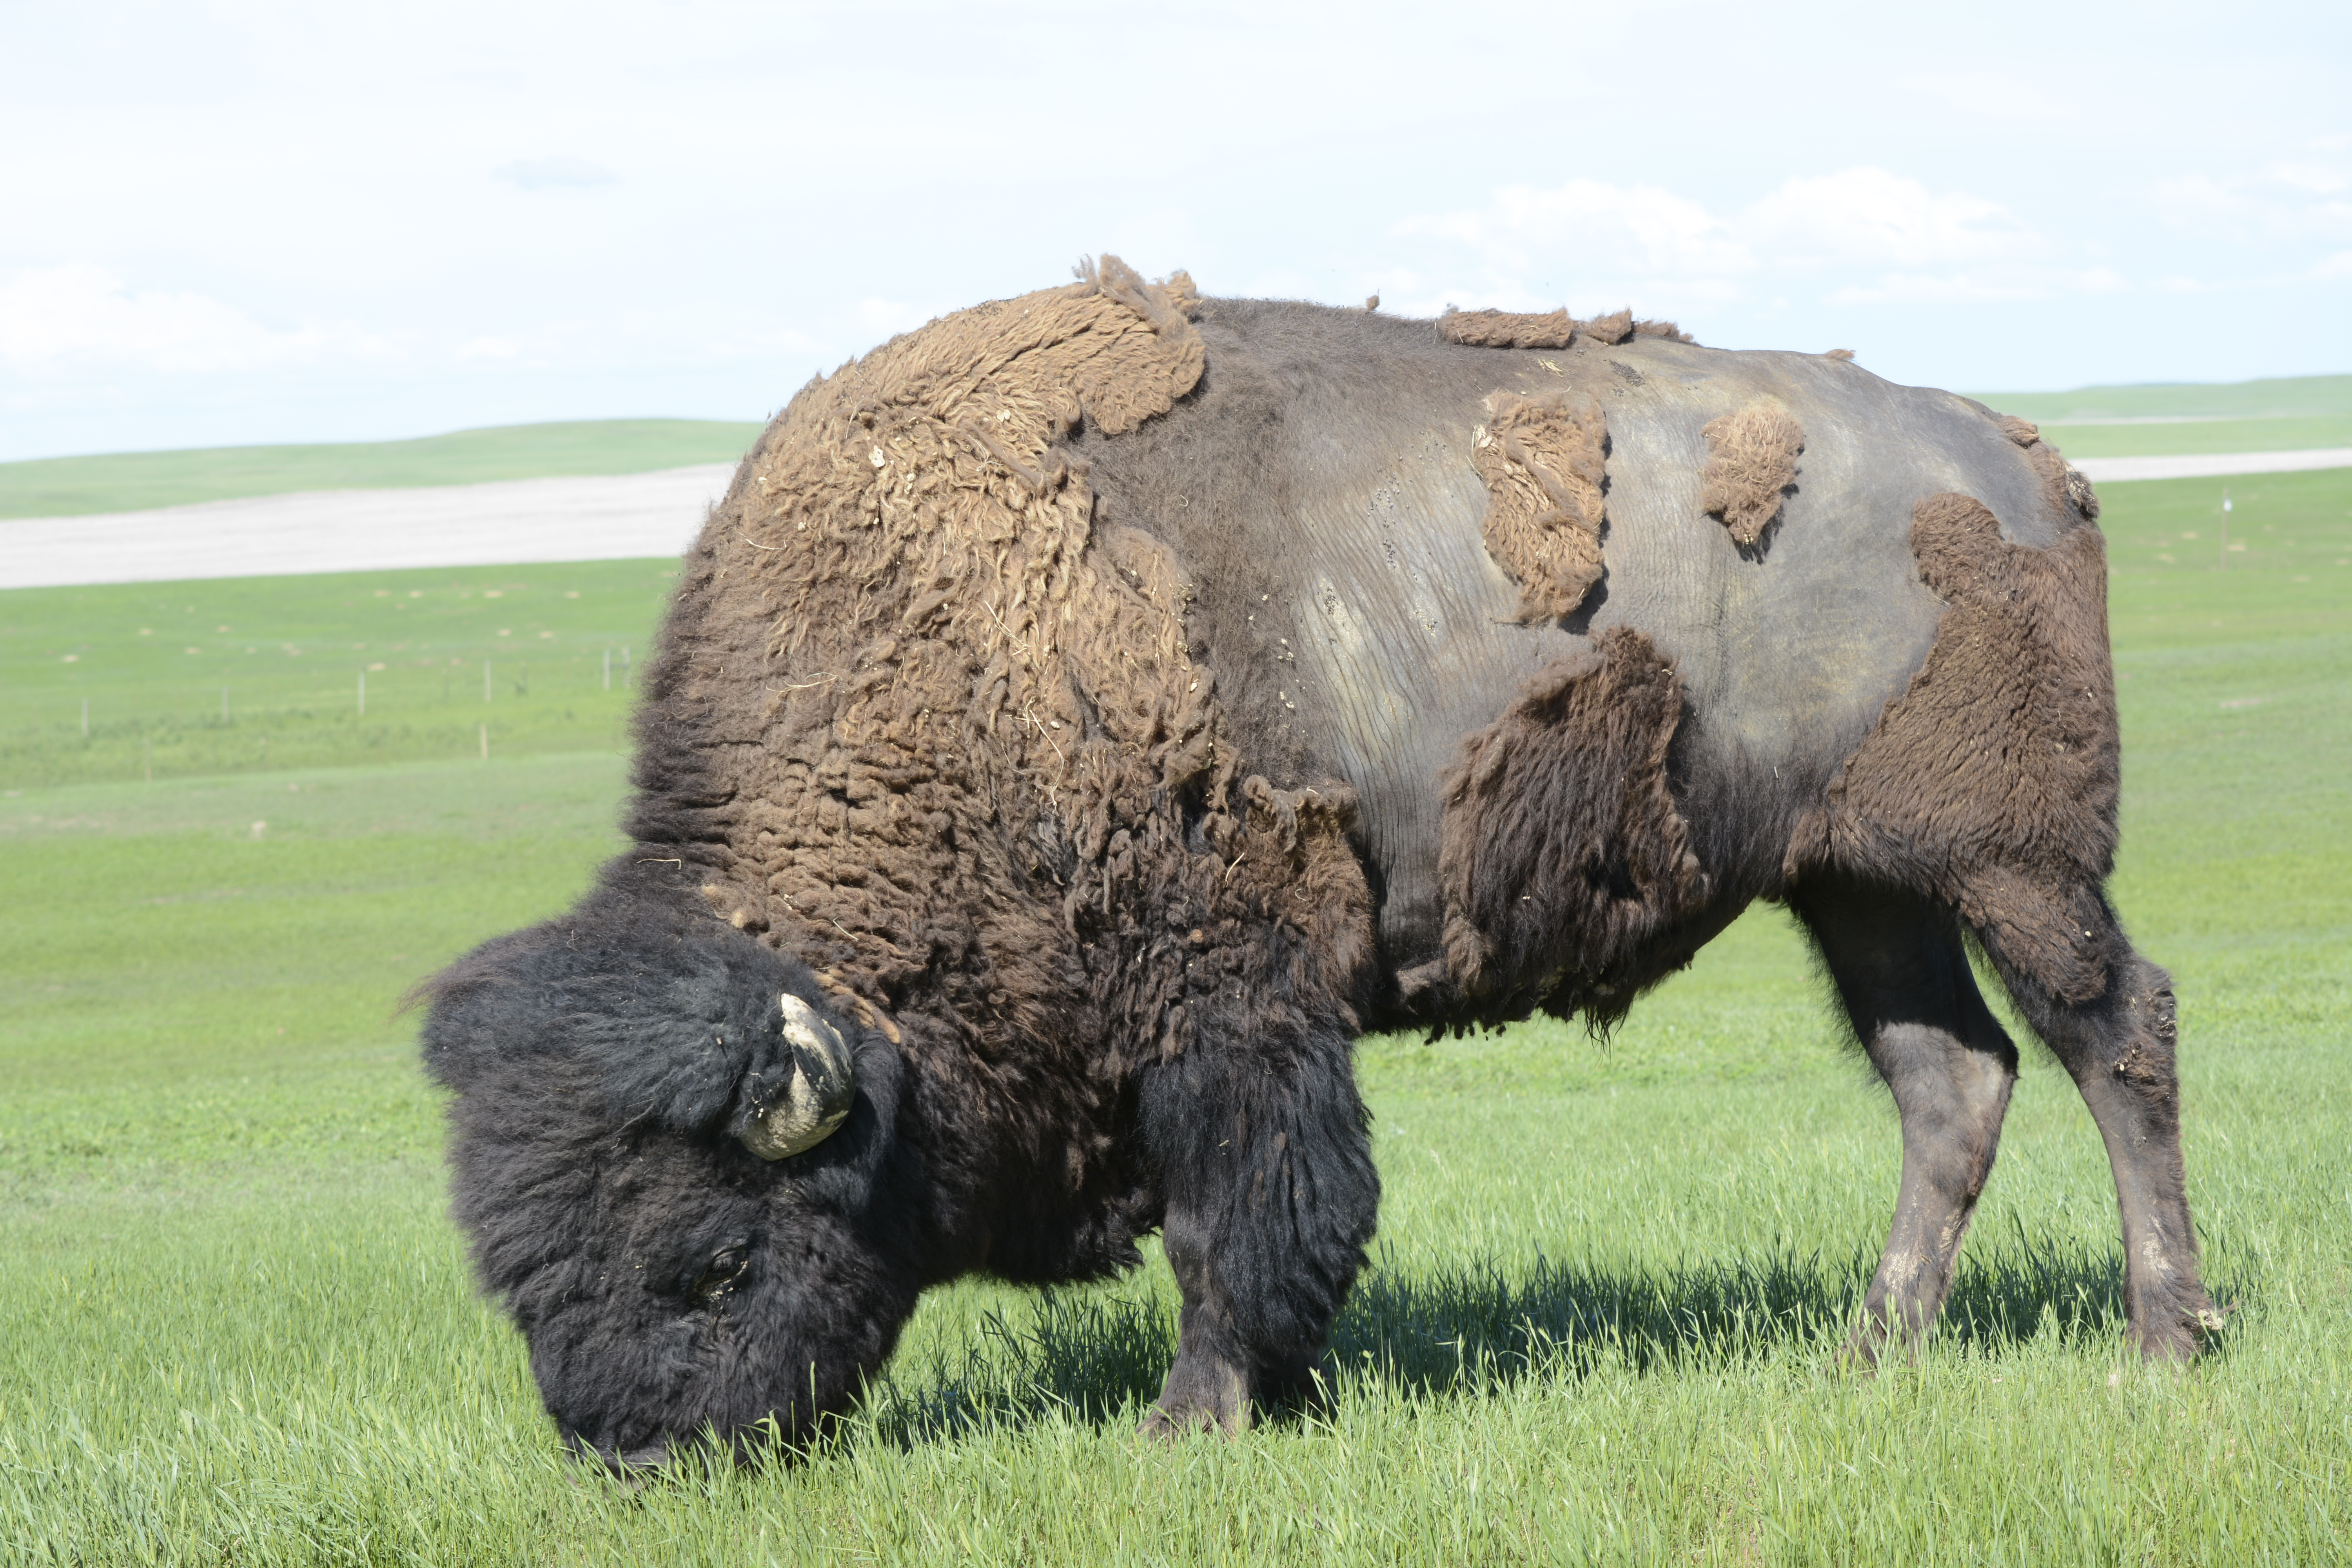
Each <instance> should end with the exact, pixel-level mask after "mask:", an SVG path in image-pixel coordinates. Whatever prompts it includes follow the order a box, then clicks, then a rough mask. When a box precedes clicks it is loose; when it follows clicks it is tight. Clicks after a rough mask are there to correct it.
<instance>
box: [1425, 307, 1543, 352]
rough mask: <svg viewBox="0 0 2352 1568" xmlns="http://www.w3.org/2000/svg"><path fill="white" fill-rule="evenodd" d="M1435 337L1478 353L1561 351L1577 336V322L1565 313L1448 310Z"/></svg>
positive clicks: (1438, 321) (1438, 320) (1439, 319)
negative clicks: (1501, 350)
mask: <svg viewBox="0 0 2352 1568" xmlns="http://www.w3.org/2000/svg"><path fill="white" fill-rule="evenodd" d="M1437 335H1438V336H1439V337H1441V338H1443V339H1444V340H1445V341H1446V342H1449V343H1462V344H1465V345H1466V346H1468V347H1470V348H1478V349H1564V348H1566V347H1568V342H1569V340H1570V338H1572V337H1574V336H1575V335H1576V318H1575V317H1573V316H1571V315H1570V314H1569V313H1568V312H1567V311H1566V310H1548V311H1545V312H1543V313H1542V314H1540V315H1529V314H1526V313H1523V312H1519V311H1514V310H1448V311H1446V312H1445V314H1444V315H1442V316H1440V317H1438V318H1437Z"/></svg>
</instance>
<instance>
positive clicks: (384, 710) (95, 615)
mask: <svg viewBox="0 0 2352 1568" xmlns="http://www.w3.org/2000/svg"><path fill="white" fill-rule="evenodd" d="M676 574H677V566H676V564H675V563H673V562H670V561H600V562H590V563H572V564H568V565H559V566H492V567H464V568H451V569H446V570H433V571H414V572H381V573H362V574H341V575H329V576H319V577H248V578H223V579H218V580H214V581H206V582H197V583H171V584H110V585H107V586H102V587H82V588H54V589H30V590H15V591H11V592H5V593H0V784H5V785H8V786H11V787H18V788H21V787H26V786H38V785H47V784H65V783H71V782H78V781H84V780H89V781H96V780H101V779H136V778H143V777H147V776H150V775H151V774H152V776H154V777H159V778H163V777H179V776H186V775H189V774H199V773H236V772H242V771H248V770H253V769H265V768H289V767H325V766H338V765H348V764H353V763H394V762H414V761H422V760H427V759H432V760H445V761H446V760H447V759H450V758H453V757H459V756H478V754H479V751H480V746H481V742H482V737H483V730H484V727H485V726H487V728H488V742H489V745H490V748H491V750H492V752H493V753H494V754H495V755H497V756H499V757H501V758H503V757H508V756H521V755H535V754H538V753H541V752H551V751H561V752H570V751H578V750H582V749H583V748H593V747H611V746H614V745H618V744H621V743H622V742H623V740H624V736H625V720H626V715H627V711H628V703H629V699H630V691H629V683H628V679H627V678H628V676H629V675H630V674H631V673H633V672H634V670H635V668H636V661H637V660H638V659H639V658H642V656H643V655H644V653H645V650H646V642H647V638H648V637H650V635H651V627H652V619H653V615H654V607H655V605H656V604H657V603H658V602H659V597H660V595H662V594H664V593H665V592H667V588H668V585H669V583H670V581H671V579H672V578H674V577H675V576H676ZM485 663H487V664H488V670H487V675H488V689H487V690H486V689H485V680H484V677H485V674H486V671H485V669H484V666H485ZM608 672H609V679H610V682H611V684H610V686H609V687H608V686H607V685H606V680H607V679H608ZM362 676H364V677H365V678H366V681H367V691H366V698H367V710H366V712H365V713H364V714H362V712H361V711H360V680H361V678H362ZM85 702H86V703H88V704H89V707H88V710H87V711H88V715H89V733H88V735H87V736H85V735H84V734H83V731H82V724H83V713H84V708H83V704H84V703H85Z"/></svg>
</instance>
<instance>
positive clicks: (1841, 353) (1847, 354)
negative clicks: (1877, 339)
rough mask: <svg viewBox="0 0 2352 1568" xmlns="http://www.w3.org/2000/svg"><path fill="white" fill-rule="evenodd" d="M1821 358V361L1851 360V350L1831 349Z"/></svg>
mask: <svg viewBox="0 0 2352 1568" xmlns="http://www.w3.org/2000/svg"><path fill="white" fill-rule="evenodd" d="M1822 358H1823V359H1840V360H1852V359H1853V350H1852V349H1832V350H1830V352H1829V353H1825V354H1823V355H1822Z"/></svg>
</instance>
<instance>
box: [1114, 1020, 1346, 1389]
mask: <svg viewBox="0 0 2352 1568" xmlns="http://www.w3.org/2000/svg"><path fill="white" fill-rule="evenodd" d="M1138 1110H1139V1123H1140V1129H1141V1131H1142V1134H1143V1138H1144V1141H1145V1144H1146V1147H1147V1149H1148V1151H1149V1152H1150V1158H1151V1160H1152V1162H1153V1163H1154V1165H1155V1167H1156V1169H1157V1171H1158V1173H1159V1176H1160V1189H1161V1191H1162V1193H1163V1194H1165V1196H1166V1198H1167V1204H1168V1211H1167V1215H1168V1217H1167V1222H1166V1227H1165V1231H1164V1239H1165V1243H1166V1247H1167V1251H1168V1261H1169V1264H1170V1266H1171V1268H1173V1269H1174V1271H1175V1274H1176V1279H1177V1283H1178V1285H1179V1286H1180V1287H1181V1289H1182V1290H1183V1293H1184V1310H1183V1317H1182V1329H1181V1339H1180V1342H1179V1346H1178V1351H1177V1357H1176V1363H1175V1365H1174V1366H1172V1367H1171V1368H1170V1369H1169V1373H1168V1382H1167V1385H1166V1387H1164V1388H1163V1389H1162V1390H1161V1391H1160V1401H1159V1405H1158V1408H1157V1409H1156V1410H1155V1412H1154V1414H1153V1416H1152V1419H1151V1420H1150V1423H1148V1424H1147V1426H1146V1430H1148V1431H1151V1432H1153V1433H1155V1434H1156V1435H1160V1436H1171V1435H1173V1434H1175V1433H1178V1432H1181V1431H1186V1430H1191V1429H1192V1428H1195V1427H1202V1426H1213V1427H1216V1428H1219V1429H1222V1430H1223V1431H1225V1432H1227V1433H1234V1432H1238V1431H1240V1430H1242V1429H1243V1428H1244V1426H1247V1424H1248V1419H1249V1411H1248V1405H1249V1402H1250V1401H1251V1400H1252V1399H1253V1398H1255V1399H1256V1400H1258V1401H1259V1402H1260V1403H1262V1404H1263V1403H1271V1402H1274V1401H1276V1400H1279V1399H1283V1398H1287V1397H1295V1396H1296V1395H1297V1391H1298V1388H1299V1387H1300V1385H1301V1384H1304V1383H1305V1382H1307V1378H1308V1375H1309V1374H1308V1369H1309V1368H1310V1367H1311V1366H1312V1364H1313V1363H1314V1361H1315V1359H1316V1358H1317V1357H1318V1355H1319V1354H1320V1353H1321V1352H1322V1349H1323V1342H1324V1338H1325V1336H1326V1335H1327V1334H1328V1332H1329V1331H1330V1326H1331V1320H1332V1319H1333V1318H1334V1317H1335V1316H1337V1315H1338V1313H1339V1307H1340V1304H1341V1303H1342V1302H1343V1301H1344V1300H1346V1299H1347V1294H1348V1289H1349V1287H1350V1286H1351V1285H1352V1284H1354V1282H1355V1279H1356V1274H1357V1272H1358V1270H1360V1268H1362V1267H1363V1262H1364V1248H1365V1247H1366V1246H1367V1245H1368V1244H1369V1243H1370V1240H1371V1238H1372V1226H1373V1220H1374V1216H1375V1215H1376V1214H1377V1213H1378V1211H1379V1207H1380V1177H1379V1175H1378V1173H1376V1172H1375V1171H1374V1170H1373V1168H1372V1160H1371V1148H1370V1137H1369V1133H1370V1117H1369V1115H1368V1113H1367V1112H1366V1111H1365V1110H1364V1104H1363V1101H1362V1100H1361V1099H1360V1098H1359V1097H1358V1095H1357V1093H1356V1083H1355V1078H1354V1075H1353V1073H1352V1072H1351V1071H1350V1068H1349V1053H1348V1042H1347V1037H1346V1036H1345V1035H1344V1034H1343V1033H1342V1032H1341V1031H1340V1030H1339V1029H1338V1028H1337V1027H1334V1026H1316V1025H1313V1024H1311V1023H1308V1022H1307V1021H1306V1020H1304V1019H1298V1018H1296V1017H1293V1018H1290V1019H1278V1020H1275V1021H1272V1022H1270V1023H1269V1022H1268V1021H1266V1020H1263V1019H1261V1020H1260V1021H1259V1026H1258V1027H1257V1029H1256V1030H1255V1032H1251V1033H1243V1032H1240V1031H1238V1030H1237V1031H1234V1032H1231V1033H1227V1032H1223V1031H1220V1030H1216V1029H1214V1028H1204V1029H1202V1034H1201V1037H1200V1038H1199V1040H1198V1043H1196V1044H1195V1045H1194V1046H1193V1047H1192V1049H1190V1050H1188V1051H1186V1052H1185V1053H1184V1055H1182V1056H1181V1057H1179V1058H1175V1059H1174V1060H1172V1061H1169V1062H1166V1063H1163V1064H1160V1065H1159V1066H1156V1067H1154V1068H1150V1069H1149V1070H1147V1071H1146V1072H1145V1074H1144V1075H1143V1079H1142V1082H1141V1085H1140V1093H1139V1106H1138Z"/></svg>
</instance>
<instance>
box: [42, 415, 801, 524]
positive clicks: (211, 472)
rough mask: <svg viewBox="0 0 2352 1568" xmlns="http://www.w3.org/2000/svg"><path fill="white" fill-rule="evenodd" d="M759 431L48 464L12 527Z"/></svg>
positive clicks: (416, 479) (594, 422)
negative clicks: (23, 521)
mask: <svg viewBox="0 0 2352 1568" xmlns="http://www.w3.org/2000/svg"><path fill="white" fill-rule="evenodd" d="M759 434H760V426H758V425H757V424H739V423H736V422H733V421H730V420H718V419H581V420H572V421H569V422H566V423H561V424H551V425H501V426H492V427H490V428H488V429H483V430H457V431H453V432H451V433H450V434H448V435H446V436H425V437H420V438H418V439H416V440H413V441H355V442H341V443H332V444H320V445H315V446H300V447H203V448H198V449H194V450H190V451H178V452H110V453H103V454H100V455H98V456H94V457H86V458H33V459H30V460H28V461H24V462H15V463H0V518H12V517H79V516H83V515H86V514H88V513H90V512H101V511H137V510H143V509H145V508H148V507H158V506H181V505H184V504H186V503H187V502H190V501H204V500H229V499H231V498H233V497H236V496H272V495H284V494H286V493H287V492H289V491H291V490H342V489H404V488H406V487H409V486H413V485H468V484H475V483H478V482H479V481H481V480H484V479H544V478H548V477H550V476H553V475H560V474H642V473H647V472H650V471H652V470H653V469H656V468H684V467H686V466H687V465H688V464H690V463H731V462H734V461H735V460H736V459H737V458H740V457H741V456H742V455H743V453H744V452H745V451H746V450H747V449H748V448H749V447H751V443H752V441H753V440H754V439H756V438H757V437H758V436H759Z"/></svg>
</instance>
